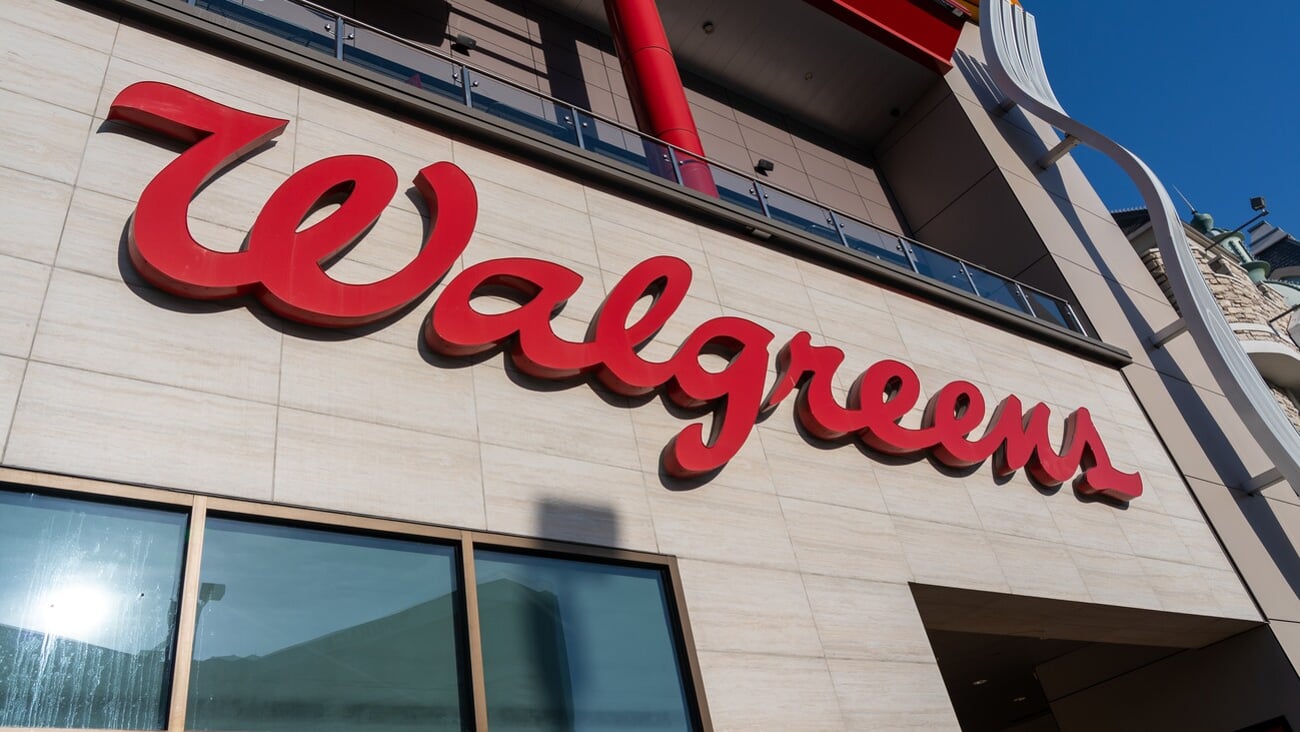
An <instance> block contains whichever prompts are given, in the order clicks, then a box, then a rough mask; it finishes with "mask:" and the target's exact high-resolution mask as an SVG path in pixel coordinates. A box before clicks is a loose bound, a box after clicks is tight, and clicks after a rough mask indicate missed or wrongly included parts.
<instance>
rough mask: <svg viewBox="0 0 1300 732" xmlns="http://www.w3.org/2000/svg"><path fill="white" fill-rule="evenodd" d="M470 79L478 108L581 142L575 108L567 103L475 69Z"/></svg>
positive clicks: (520, 123)
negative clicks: (475, 71) (558, 101)
mask: <svg viewBox="0 0 1300 732" xmlns="http://www.w3.org/2000/svg"><path fill="white" fill-rule="evenodd" d="M470 80H471V82H472V83H471V90H472V91H471V94H472V97H471V98H472V99H473V106H474V108H475V109H477V110H479V111H482V112H487V113H488V114H490V115H492V116H494V117H500V118H501V119H504V120H507V121H510V122H514V123H515V124H517V125H520V126H522V127H527V128H528V129H530V130H533V131H534V132H540V133H542V134H543V135H547V136H548V137H554V138H555V139H557V140H561V141H563V142H567V143H569V144H571V145H577V144H578V133H577V126H576V124H575V122H574V119H573V110H572V109H570V108H569V107H568V106H567V105H564V104H556V103H555V102H552V101H551V100H549V99H547V98H545V97H543V96H541V95H539V94H537V93H535V92H530V91H528V90H527V89H523V88H520V87H517V86H514V85H513V84H507V83H506V82H504V81H501V80H499V79H495V78H493V77H491V76H486V75H484V74H478V73H474V72H473V71H471V72H470Z"/></svg>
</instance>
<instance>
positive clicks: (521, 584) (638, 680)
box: [474, 550, 692, 731]
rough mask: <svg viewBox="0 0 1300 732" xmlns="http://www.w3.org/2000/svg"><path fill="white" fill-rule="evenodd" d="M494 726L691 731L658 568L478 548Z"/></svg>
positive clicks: (476, 562)
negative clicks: (615, 564)
mask: <svg viewBox="0 0 1300 732" xmlns="http://www.w3.org/2000/svg"><path fill="white" fill-rule="evenodd" d="M474 565H475V573H476V576H477V583H478V606H479V622H480V627H481V633H482V643H483V670H484V677H485V683H486V686H487V689H486V692H487V704H488V723H489V724H490V725H491V727H492V729H493V730H496V731H500V730H557V731H559V730H575V731H586V730H609V729H646V730H687V729H691V726H692V725H691V721H690V720H691V718H692V717H691V713H690V711H689V707H688V704H687V697H686V686H685V684H684V682H683V680H682V674H681V663H680V659H679V657H678V650H677V649H678V647H679V644H678V643H677V641H676V638H675V635H674V632H673V630H672V628H673V625H672V622H671V615H670V613H669V609H668V593H667V591H666V589H665V587H664V577H663V573H662V572H661V571H660V570H656V569H649V568H641V567H626V566H614V565H607V564H596V563H591V562H579V561H573V560H566V559H556V558H552V557H540V556H531V555H523V554H514V553H507V552H497V551H482V550H479V551H475V553H474Z"/></svg>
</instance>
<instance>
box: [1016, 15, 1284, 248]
mask: <svg viewBox="0 0 1300 732" xmlns="http://www.w3.org/2000/svg"><path fill="white" fill-rule="evenodd" d="M1024 4H1025V6H1026V8H1027V9H1028V10H1029V11H1030V12H1032V13H1033V14H1034V16H1035V17H1036V18H1037V20H1038V30H1039V41H1040V43H1041V45H1042V48H1043V54H1044V56H1045V59H1046V64H1047V72H1048V76H1049V78H1050V79H1051V80H1052V86H1053V88H1054V89H1055V91H1056V94H1057V97H1058V98H1059V99H1060V100H1061V103H1062V104H1063V105H1064V106H1065V109H1066V111H1067V112H1069V113H1070V114H1071V116H1073V117H1075V118H1077V119H1080V120H1082V121H1084V122H1087V123H1088V124H1089V125H1091V126H1092V127H1094V128H1096V129H1098V130H1100V131H1102V132H1104V133H1106V134H1107V135H1108V136H1110V137H1111V138H1113V139H1115V140H1116V141H1118V142H1120V143H1121V144H1123V145H1124V146H1125V147H1127V148H1129V149H1130V150H1132V151H1133V152H1135V153H1137V155H1138V156H1139V157H1141V158H1143V159H1144V160H1145V161H1146V162H1147V164H1148V165H1150V166H1151V167H1152V168H1153V169H1154V170H1155V171H1156V174H1157V175H1159V176H1160V177H1161V179H1162V180H1163V181H1164V183H1165V185H1166V186H1169V187H1171V188H1172V187H1173V186H1177V187H1178V188H1179V189H1180V190H1182V192H1183V193H1185V194H1186V195H1187V197H1188V198H1190V199H1191V201H1192V203H1194V204H1195V205H1196V207H1197V208H1198V209H1200V210H1202V211H1208V212H1210V213H1212V214H1214V217H1215V223H1216V224H1217V225H1219V226H1224V227H1235V226H1237V225H1239V224H1241V223H1243V222H1244V221H1246V220H1247V219H1248V218H1250V217H1251V216H1252V215H1253V212H1252V211H1251V210H1250V203H1249V199H1250V197H1251V196H1257V195H1261V196H1265V197H1266V198H1267V199H1268V204H1269V210H1270V211H1272V215H1271V216H1269V221H1271V222H1272V223H1274V224H1276V225H1278V226H1281V227H1282V228H1285V229H1288V230H1290V231H1292V232H1293V233H1294V232H1297V231H1300V183H1298V182H1297V180H1300V179H1298V178H1297V175H1298V174H1300V140H1297V134H1300V133H1297V130H1296V122H1297V120H1298V119H1300V76H1297V75H1296V74H1297V70H1298V69H1297V68H1295V67H1293V65H1292V57H1293V56H1294V52H1293V50H1292V48H1293V44H1295V42H1296V39H1297V37H1300V8H1297V7H1296V6H1295V5H1294V3H1290V2H1282V0H1258V1H1256V2H1222V1H1218V2H1210V1H1208V0H1194V1H1191V2H1178V3H1174V2H1153V1H1152V0H1093V1H1091V2H1078V1H1077V0H1024ZM1074 155H1075V158H1076V160H1078V161H1079V163H1080V165H1082V166H1083V168H1084V171H1085V172H1086V173H1087V174H1088V177H1089V178H1090V179H1091V180H1092V182H1093V185H1094V186H1095V187H1096V188H1097V191H1098V192H1099V193H1100V194H1101V197H1102V200H1104V201H1105V202H1106V205H1107V206H1108V207H1110V208H1111V209H1117V208H1129V207H1134V206H1138V205H1140V201H1139V199H1138V195H1137V190H1136V189H1135V188H1133V186H1132V184H1130V183H1129V182H1128V179H1127V178H1126V177H1125V176H1124V174H1123V173H1122V172H1121V171H1120V170H1119V168H1118V167H1116V166H1115V165H1114V164H1113V163H1111V162H1110V161H1109V160H1107V159H1105V158H1103V157H1101V156H1100V155H1098V154H1096V153H1094V152H1092V151H1091V150H1084V149H1082V148H1080V149H1078V150H1077V151H1076V152H1075V153H1074Z"/></svg>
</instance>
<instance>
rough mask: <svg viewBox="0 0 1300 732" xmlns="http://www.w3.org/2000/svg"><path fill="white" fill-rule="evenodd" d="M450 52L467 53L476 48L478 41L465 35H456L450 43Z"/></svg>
mask: <svg viewBox="0 0 1300 732" xmlns="http://www.w3.org/2000/svg"><path fill="white" fill-rule="evenodd" d="M451 47H452V50H455V51H460V52H461V53H469V52H470V51H473V50H474V49H475V48H477V47H478V39H477V38H474V37H473V36H471V35H468V34H465V33H457V34H456V37H455V38H453V39H452V42H451Z"/></svg>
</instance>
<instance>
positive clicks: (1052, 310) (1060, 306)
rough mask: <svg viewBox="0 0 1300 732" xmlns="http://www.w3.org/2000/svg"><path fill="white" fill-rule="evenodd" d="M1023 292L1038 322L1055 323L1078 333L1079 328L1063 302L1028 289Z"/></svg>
mask: <svg viewBox="0 0 1300 732" xmlns="http://www.w3.org/2000/svg"><path fill="white" fill-rule="evenodd" d="M1024 290H1025V296H1026V297H1028V298H1029V301H1030V302H1031V303H1033V305H1034V315H1037V316H1038V318H1039V319H1040V320H1046V321H1047V322H1049V323H1055V324H1056V325H1059V326H1061V327H1062V328H1066V329H1069V330H1072V331H1074V332H1076V333H1078V332H1079V326H1077V325H1075V323H1074V318H1072V317H1070V312H1069V309H1068V308H1067V307H1066V304H1065V301H1064V300H1058V299H1056V298H1054V297H1052V296H1051V295H1048V294H1046V293H1042V292H1039V291H1037V290H1031V289H1029V288H1028V287H1026V288H1024Z"/></svg>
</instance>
